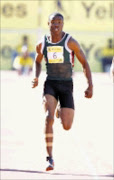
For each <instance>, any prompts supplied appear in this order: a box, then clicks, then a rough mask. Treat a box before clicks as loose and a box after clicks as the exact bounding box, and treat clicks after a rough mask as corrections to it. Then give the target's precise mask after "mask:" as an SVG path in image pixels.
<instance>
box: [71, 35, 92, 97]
mask: <svg viewBox="0 0 114 180" xmlns="http://www.w3.org/2000/svg"><path fill="white" fill-rule="evenodd" d="M68 47H69V48H70V49H71V50H72V51H74V54H75V55H76V57H77V58H78V60H79V62H80V63H81V64H82V67H83V71H84V74H85V76H86V78H87V82H88V88H87V89H86V91H85V97H87V98H91V97H92V95H93V84H92V76H91V70H90V67H89V64H88V62H87V59H86V57H85V55H84V53H83V51H82V49H81V47H80V45H79V43H78V42H77V41H76V40H75V39H73V38H72V37H71V38H70V39H69V41H68Z"/></svg>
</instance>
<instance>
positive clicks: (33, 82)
mask: <svg viewBox="0 0 114 180" xmlns="http://www.w3.org/2000/svg"><path fill="white" fill-rule="evenodd" d="M36 86H38V78H34V79H33V81H32V88H35V87H36Z"/></svg>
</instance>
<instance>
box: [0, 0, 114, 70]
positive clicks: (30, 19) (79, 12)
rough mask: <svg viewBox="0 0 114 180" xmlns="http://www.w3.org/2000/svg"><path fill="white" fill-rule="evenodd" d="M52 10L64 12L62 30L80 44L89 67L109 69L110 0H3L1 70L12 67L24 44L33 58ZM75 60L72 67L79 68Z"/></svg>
mask: <svg viewBox="0 0 114 180" xmlns="http://www.w3.org/2000/svg"><path fill="white" fill-rule="evenodd" d="M55 11H59V12H60V13H62V14H63V15H64V17H65V23H64V31H66V32H68V33H70V34H71V35H72V36H73V37H74V38H75V39H76V40H77V41H78V42H79V43H80V44H81V47H82V49H83V51H84V52H85V55H86V57H87V59H88V62H89V64H90V67H91V70H92V71H93V72H108V71H109V67H110V64H111V61H112V57H113V55H114V42H113V38H114V37H113V34H114V29H113V21H114V2H113V0H109V1H103V0H101V1H93V0H89V1H87V0H83V1H69V0H66V1H64V0H48V1H47V0H37V1H31V0H27V1H20V0H15V1H13V0H11V1H10V0H9V1H5V0H2V1H1V47H0V54H1V69H2V70H13V69H14V68H13V61H14V59H15V57H16V56H17V55H19V54H20V53H21V48H22V46H23V45H24V44H26V45H27V47H28V51H29V55H30V56H31V58H33V59H34V58H35V46H36V44H37V42H38V40H40V39H41V37H42V36H43V35H45V34H48V33H49V31H48V25H47V22H48V16H49V15H50V14H51V13H52V12H55ZM107 57H108V63H107V60H106V59H107ZM103 59H105V60H103ZM103 61H106V62H104V63H103ZM109 61H110V62H109ZM75 63H76V66H75V70H76V71H81V66H80V64H79V63H78V61H75ZM44 64H45V62H43V69H45V66H44Z"/></svg>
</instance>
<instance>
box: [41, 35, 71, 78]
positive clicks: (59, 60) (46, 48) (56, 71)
mask: <svg viewBox="0 0 114 180" xmlns="http://www.w3.org/2000/svg"><path fill="white" fill-rule="evenodd" d="M70 37H71V36H70V35H69V34H64V36H63V38H62V39H61V40H60V41H59V42H57V43H52V42H51V41H49V37H48V36H45V37H44V43H43V44H42V46H43V52H42V53H43V55H44V58H45V60H46V69H47V79H50V80H71V79H72V64H73V63H74V53H73V52H72V51H71V50H70V49H69V48H68V46H67V43H68V40H69V39H70Z"/></svg>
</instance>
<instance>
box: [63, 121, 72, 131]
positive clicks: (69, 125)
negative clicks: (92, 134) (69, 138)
mask: <svg viewBox="0 0 114 180" xmlns="http://www.w3.org/2000/svg"><path fill="white" fill-rule="evenodd" d="M71 127H72V124H71V123H63V128H64V129H65V130H67V131H68V130H70V129H71Z"/></svg>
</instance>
